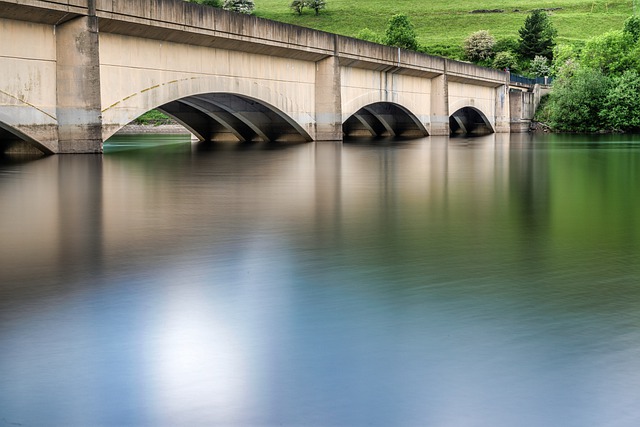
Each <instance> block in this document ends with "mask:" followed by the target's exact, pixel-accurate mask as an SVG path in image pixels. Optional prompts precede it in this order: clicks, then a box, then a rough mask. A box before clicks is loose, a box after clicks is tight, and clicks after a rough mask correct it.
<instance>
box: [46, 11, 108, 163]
mask: <svg viewBox="0 0 640 427" xmlns="http://www.w3.org/2000/svg"><path fill="white" fill-rule="evenodd" d="M89 3H90V12H91V5H92V4H94V1H89ZM56 49H57V60H56V73H57V82H56V84H57V90H56V93H57V103H58V107H57V118H58V141H59V143H58V147H59V151H58V152H59V153H101V152H102V115H101V101H100V61H99V51H98V18H97V17H96V16H83V17H79V18H76V19H73V20H71V21H69V22H65V23H64V24H61V25H58V26H56Z"/></svg>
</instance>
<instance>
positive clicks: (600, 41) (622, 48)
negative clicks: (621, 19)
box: [580, 30, 639, 75]
mask: <svg viewBox="0 0 640 427" xmlns="http://www.w3.org/2000/svg"><path fill="white" fill-rule="evenodd" d="M637 50H638V47H637V46H636V43H634V42H633V38H632V35H631V34H630V33H625V32H624V31H620V30H615V31H609V32H607V33H604V34H601V35H599V36H595V37H592V38H591V39H589V40H588V41H587V43H586V44H585V46H584V49H583V50H582V55H581V59H580V62H581V64H582V65H583V66H585V67H587V68H593V69H597V70H600V71H602V72H603V73H606V74H616V75H620V74H622V73H623V72H624V71H625V70H628V69H632V68H638V65H639V63H638V61H639V58H638V55H637Z"/></svg>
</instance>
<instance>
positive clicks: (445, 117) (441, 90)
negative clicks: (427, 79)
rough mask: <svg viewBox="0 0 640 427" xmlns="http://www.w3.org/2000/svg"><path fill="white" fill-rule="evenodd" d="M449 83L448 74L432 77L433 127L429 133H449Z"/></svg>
mask: <svg viewBox="0 0 640 427" xmlns="http://www.w3.org/2000/svg"><path fill="white" fill-rule="evenodd" d="M449 133H450V129H449V84H448V82H447V74H446V70H445V73H444V74H442V75H441V76H438V77H434V78H433V79H431V129H430V130H429V135H432V136H436V135H449Z"/></svg>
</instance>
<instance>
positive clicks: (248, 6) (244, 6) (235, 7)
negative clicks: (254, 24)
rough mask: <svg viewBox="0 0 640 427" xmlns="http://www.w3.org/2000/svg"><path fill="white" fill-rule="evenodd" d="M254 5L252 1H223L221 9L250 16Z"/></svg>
mask: <svg viewBox="0 0 640 427" xmlns="http://www.w3.org/2000/svg"><path fill="white" fill-rule="evenodd" d="M255 7H256V5H255V4H254V3H253V0H224V3H223V4H222V8H223V9H224V10H230V11H232V12H238V13H244V14H247V15H251V14H252V13H253V9H255Z"/></svg>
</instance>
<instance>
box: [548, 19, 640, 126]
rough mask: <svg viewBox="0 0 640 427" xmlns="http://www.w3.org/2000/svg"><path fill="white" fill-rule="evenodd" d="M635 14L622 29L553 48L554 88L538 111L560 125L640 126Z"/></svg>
mask: <svg viewBox="0 0 640 427" xmlns="http://www.w3.org/2000/svg"><path fill="white" fill-rule="evenodd" d="M639 35H640V18H638V17H637V16H632V17H630V18H629V19H627V21H626V22H625V24H624V27H623V29H622V30H615V31H610V32H607V33H605V34H602V35H599V36H596V37H593V38H591V39H590V40H588V41H587V43H586V44H585V45H584V47H583V48H582V49H579V48H577V47H575V46H567V45H561V46H558V47H557V48H556V53H555V59H554V62H553V64H552V67H551V68H552V72H554V73H555V74H556V80H555V82H554V85H553V91H552V92H551V95H550V96H549V101H548V102H547V103H546V104H545V106H544V110H545V111H544V112H543V114H541V115H542V116H543V117H546V118H547V120H548V122H549V123H548V124H549V125H550V126H551V127H552V128H553V129H555V130H559V131H576V132H595V131H609V132H610V131H617V132H634V131H639V130H640V42H639Z"/></svg>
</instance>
